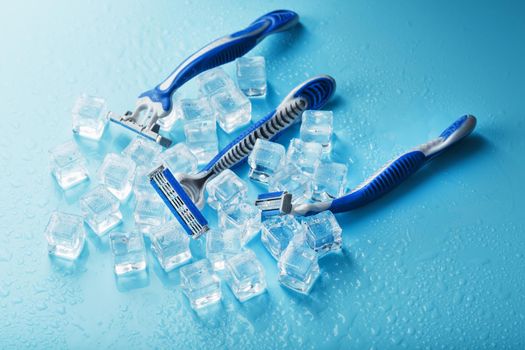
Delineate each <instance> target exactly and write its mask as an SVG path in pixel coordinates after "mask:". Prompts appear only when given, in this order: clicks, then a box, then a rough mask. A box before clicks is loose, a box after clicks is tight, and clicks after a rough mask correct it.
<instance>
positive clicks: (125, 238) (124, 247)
mask: <svg viewBox="0 0 525 350" xmlns="http://www.w3.org/2000/svg"><path fill="white" fill-rule="evenodd" d="M109 241H110V245H111V251H112V252H113V261H114V271H115V274H116V275H117V276H121V275H126V274H130V273H134V272H139V271H142V270H145V269H146V265H147V263H146V249H145V247H144V238H143V237H142V234H141V233H139V232H111V233H110V234H109Z"/></svg>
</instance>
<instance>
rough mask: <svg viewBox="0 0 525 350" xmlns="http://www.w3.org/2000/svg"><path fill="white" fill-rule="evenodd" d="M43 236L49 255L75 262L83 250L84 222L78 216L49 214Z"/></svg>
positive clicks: (57, 213)
mask: <svg viewBox="0 0 525 350" xmlns="http://www.w3.org/2000/svg"><path fill="white" fill-rule="evenodd" d="M45 236H46V240H47V250H48V252H49V254H51V255H54V256H57V257H59V258H64V259H68V260H75V259H76V258H78V256H79V255H80V253H81V252H82V248H84V240H85V237H86V233H85V231H84V221H83V220H82V217H80V216H78V215H72V214H66V213H62V212H58V211H55V212H53V213H51V217H50V218H49V222H48V224H47V227H46V229H45Z"/></svg>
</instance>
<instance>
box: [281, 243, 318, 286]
mask: <svg viewBox="0 0 525 350" xmlns="http://www.w3.org/2000/svg"><path fill="white" fill-rule="evenodd" d="M277 266H278V268H279V282H280V283H281V284H282V285H283V286H285V287H287V288H290V289H292V290H294V291H296V292H299V293H303V294H308V293H309V292H310V290H311V289H312V286H313V285H314V283H315V281H316V280H317V277H319V263H318V261H317V254H316V253H315V251H314V250H313V249H311V248H310V247H308V246H307V245H304V244H289V245H288V247H287V248H286V249H285V250H284V252H283V253H282V254H281V257H280V258H279V262H278V263H277Z"/></svg>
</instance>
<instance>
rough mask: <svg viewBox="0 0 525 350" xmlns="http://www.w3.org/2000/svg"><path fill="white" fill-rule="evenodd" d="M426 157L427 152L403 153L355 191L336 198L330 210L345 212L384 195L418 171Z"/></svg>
mask: <svg viewBox="0 0 525 350" xmlns="http://www.w3.org/2000/svg"><path fill="white" fill-rule="evenodd" d="M426 159H427V158H426V156H425V154H424V153H423V152H421V151H413V152H409V153H405V154H403V155H402V156H400V157H399V158H397V159H395V160H394V161H392V162H390V163H389V164H387V165H386V166H385V167H383V168H382V169H381V170H380V171H379V172H378V173H376V174H375V175H374V176H372V177H371V178H370V179H368V180H367V181H365V182H364V183H363V184H362V185H360V186H359V187H358V188H357V189H355V190H354V191H352V192H350V193H349V194H347V195H345V196H342V197H340V198H337V199H334V200H333V201H332V204H331V206H330V210H331V211H332V212H334V213H339V212H344V211H348V210H352V209H355V208H359V207H361V206H363V205H365V204H368V203H370V202H372V201H374V200H376V199H378V198H380V197H382V196H383V195H385V194H386V193H388V192H390V191H391V190H393V189H394V188H395V187H396V186H397V185H399V184H400V183H401V182H403V181H404V180H405V179H407V178H408V177H409V176H410V175H412V174H414V173H415V172H416V171H418V170H419V168H421V166H423V164H425V162H426Z"/></svg>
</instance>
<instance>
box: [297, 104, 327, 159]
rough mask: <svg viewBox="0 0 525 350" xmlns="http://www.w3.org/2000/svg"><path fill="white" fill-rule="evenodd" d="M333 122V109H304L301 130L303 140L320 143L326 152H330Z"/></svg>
mask: <svg viewBox="0 0 525 350" xmlns="http://www.w3.org/2000/svg"><path fill="white" fill-rule="evenodd" d="M333 123H334V115H333V113H332V111H311V110H307V111H304V112H303V117H302V122H301V131H300V135H301V136H300V137H301V140H303V141H304V142H315V143H318V144H320V145H321V146H322V147H323V151H324V152H330V150H331V148H332V133H333Z"/></svg>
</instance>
